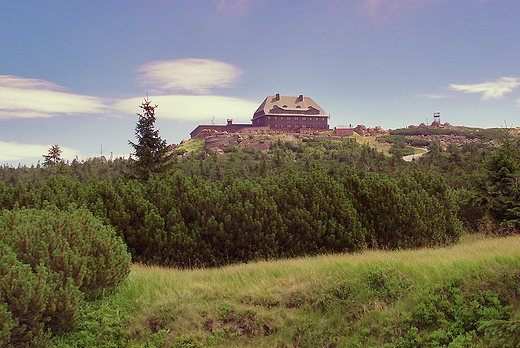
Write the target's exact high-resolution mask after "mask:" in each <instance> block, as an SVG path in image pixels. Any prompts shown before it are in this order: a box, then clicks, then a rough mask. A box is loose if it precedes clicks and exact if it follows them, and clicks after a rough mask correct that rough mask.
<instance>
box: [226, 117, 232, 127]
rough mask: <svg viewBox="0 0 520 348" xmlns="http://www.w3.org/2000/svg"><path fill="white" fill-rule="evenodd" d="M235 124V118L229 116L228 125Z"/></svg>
mask: <svg viewBox="0 0 520 348" xmlns="http://www.w3.org/2000/svg"><path fill="white" fill-rule="evenodd" d="M232 124H233V119H232V118H228V119H227V125H228V126H230V125H232Z"/></svg>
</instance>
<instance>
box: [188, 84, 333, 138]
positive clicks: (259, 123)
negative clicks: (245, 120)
mask: <svg viewBox="0 0 520 348" xmlns="http://www.w3.org/2000/svg"><path fill="white" fill-rule="evenodd" d="M328 119H329V116H328V115H327V114H326V113H325V111H324V110H323V109H322V108H321V107H320V106H319V105H318V104H316V103H315V102H314V100H312V99H311V98H309V97H304V96H303V95H300V96H298V97H289V96H281V95H280V94H276V95H274V96H268V97H267V98H265V100H264V101H263V102H262V104H260V106H259V107H258V109H257V110H256V111H255V112H254V114H253V118H252V119H251V124H233V120H231V119H228V121H227V125H225V126H217V125H199V126H198V127H197V128H195V129H194V130H193V131H192V132H191V133H190V135H191V138H196V137H197V136H199V133H201V132H203V131H204V130H205V131H216V132H228V133H241V134H259V133H300V134H312V133H313V132H324V131H327V130H329V124H328Z"/></svg>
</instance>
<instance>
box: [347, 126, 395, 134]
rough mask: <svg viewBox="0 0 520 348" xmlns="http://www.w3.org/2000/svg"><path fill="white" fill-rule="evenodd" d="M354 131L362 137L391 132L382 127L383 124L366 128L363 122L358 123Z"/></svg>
mask: <svg viewBox="0 0 520 348" xmlns="http://www.w3.org/2000/svg"><path fill="white" fill-rule="evenodd" d="M354 132H356V133H357V134H359V135H361V136H362V137H367V136H370V137H374V136H380V135H385V134H388V133H389V131H387V130H384V129H382V128H381V126H375V127H374V128H366V127H365V126H364V125H362V124H360V125H357V126H356V128H354Z"/></svg>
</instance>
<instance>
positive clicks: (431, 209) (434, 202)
mask: <svg viewBox="0 0 520 348" xmlns="http://www.w3.org/2000/svg"><path fill="white" fill-rule="evenodd" d="M344 185H345V187H346V188H347V190H348V191H349V192H350V197H351V198H352V200H353V201H354V207H355V208H356V210H357V211H358V213H359V215H360V219H361V221H362V225H363V227H365V228H366V230H367V236H366V242H367V244H368V245H369V246H370V247H384V248H392V249H393V248H409V247H423V246H433V245H444V244H447V243H448V244H449V243H451V242H454V241H456V240H458V238H459V236H460V233H461V224H460V221H459V220H458V219H457V216H456V205H455V202H454V201H453V198H452V196H451V193H450V190H449V188H448V187H447V186H446V185H445V184H443V183H442V182H438V183H437V185H436V187H433V186H434V185H435V181H434V179H433V178H432V177H429V178H425V177H424V176H423V175H422V174H420V173H419V172H416V173H415V178H414V180H410V179H409V178H408V177H405V176H403V177H401V178H400V179H399V180H396V179H383V178H380V177H379V176H378V175H376V174H373V175H367V176H366V177H365V178H364V179H362V180H360V179H359V178H358V177H357V176H355V175H354V176H346V177H345V178H344Z"/></svg>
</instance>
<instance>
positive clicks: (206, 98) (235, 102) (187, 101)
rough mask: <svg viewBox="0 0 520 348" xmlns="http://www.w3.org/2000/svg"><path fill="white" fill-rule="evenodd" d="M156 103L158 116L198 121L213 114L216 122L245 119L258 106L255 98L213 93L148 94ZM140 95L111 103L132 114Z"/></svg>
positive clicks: (206, 119) (141, 100)
mask: <svg viewBox="0 0 520 348" xmlns="http://www.w3.org/2000/svg"><path fill="white" fill-rule="evenodd" d="M150 100H151V101H152V103H153V104H157V105H158V108H157V110H156V115H157V117H158V118H168V119H174V120H182V121H202V122H204V121H205V122H207V123H209V122H210V120H211V119H212V118H213V117H215V119H216V120H217V121H218V122H221V121H222V122H225V120H226V119H228V118H232V119H234V120H236V121H239V122H246V121H247V122H249V120H250V119H251V117H252V116H253V113H254V112H255V110H256V109H257V108H258V102H251V101H248V100H244V99H238V98H230V97H222V96H216V95H168V96H155V97H154V96H151V97H150ZM142 102H143V99H142V98H132V99H126V100H122V101H120V102H119V103H117V105H116V106H115V107H116V108H117V109H119V110H120V111H122V112H123V113H125V114H135V113H136V112H138V111H139V110H140V109H139V108H138V106H139V105H141V103H142Z"/></svg>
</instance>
